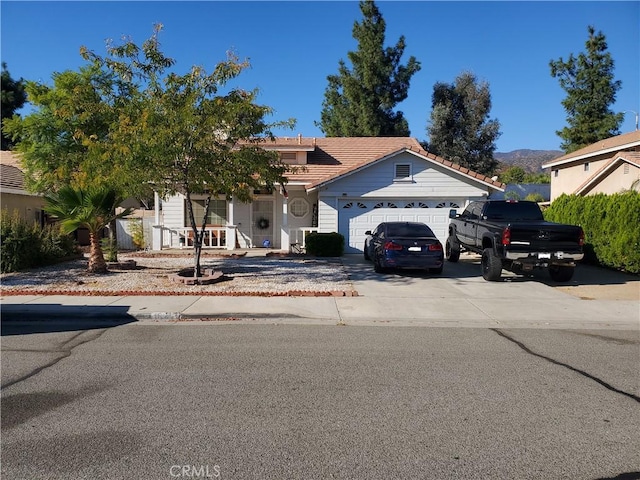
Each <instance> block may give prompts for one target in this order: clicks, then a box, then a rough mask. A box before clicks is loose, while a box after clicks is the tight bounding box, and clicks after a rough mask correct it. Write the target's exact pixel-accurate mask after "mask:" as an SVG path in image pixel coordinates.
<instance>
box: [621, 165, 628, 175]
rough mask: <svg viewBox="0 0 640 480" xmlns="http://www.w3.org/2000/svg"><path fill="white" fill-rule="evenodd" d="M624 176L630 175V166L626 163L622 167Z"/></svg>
mask: <svg viewBox="0 0 640 480" xmlns="http://www.w3.org/2000/svg"><path fill="white" fill-rule="evenodd" d="M622 174H623V175H628V174H629V164H628V163H625V164H624V166H623V167H622Z"/></svg>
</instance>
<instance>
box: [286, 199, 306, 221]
mask: <svg viewBox="0 0 640 480" xmlns="http://www.w3.org/2000/svg"><path fill="white" fill-rule="evenodd" d="M297 204H303V205H304V206H305V209H304V214H302V215H300V214H296V205H297ZM309 211H310V208H309V202H307V201H306V200H305V199H304V198H301V197H298V198H294V199H293V200H291V201H290V202H289V213H290V214H291V216H292V217H295V218H304V217H306V216H307V215H309Z"/></svg>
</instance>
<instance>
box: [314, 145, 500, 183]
mask: <svg viewBox="0 0 640 480" xmlns="http://www.w3.org/2000/svg"><path fill="white" fill-rule="evenodd" d="M402 153H410V154H411V155H414V156H416V157H418V158H421V159H423V160H425V161H427V162H429V163H431V164H433V165H435V166H438V167H442V168H444V169H445V170H448V171H450V172H452V173H456V174H458V175H460V176H462V177H464V178H467V179H469V180H471V181H473V182H475V183H479V184H481V185H484V186H486V187H489V188H493V189H494V190H497V191H499V192H504V190H505V189H504V188H500V187H498V186H496V185H494V184H492V183H489V182H486V181H484V180H481V179H479V178H476V177H472V176H471V175H469V174H467V173H464V172H462V171H460V170H458V169H455V168H453V167H450V166H448V165H445V164H443V163H440V162H437V161H434V160H432V159H430V158H429V157H426V156H424V155H421V154H419V153H417V152H414V151H413V150H411V149H410V148H405V149H403V150H400V151H397V152H394V153H392V154H390V155H385V156H384V157H381V158H379V159H378V160H375V161H373V162H370V163H367V164H366V165H362V166H360V167H358V168H356V169H354V170H351V171H349V172H346V173H343V174H342V175H338V176H335V177H332V178H330V179H328V180H325V181H323V182H321V183H319V184H317V185H315V186H314V187H312V188H309V189H308V190H307V192H313V191H314V190H319V189H320V188H322V187H325V186H326V185H328V184H330V183H333V182H335V181H337V180H340V179H343V178H346V177H348V176H350V175H353V174H356V173H360V172H361V171H362V170H365V169H367V168H369V167H372V166H373V165H376V164H378V163H380V162H384V161H386V160H388V159H390V158H393V157H395V156H397V155H400V154H402Z"/></svg>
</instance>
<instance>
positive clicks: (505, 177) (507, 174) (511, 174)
mask: <svg viewBox="0 0 640 480" xmlns="http://www.w3.org/2000/svg"><path fill="white" fill-rule="evenodd" d="M526 175H527V172H525V170H524V168H522V167H519V166H517V165H515V166H513V167H509V168H507V169H506V170H505V171H504V172H502V173H501V174H500V181H501V182H503V183H511V184H513V183H524V178H525V176H526Z"/></svg>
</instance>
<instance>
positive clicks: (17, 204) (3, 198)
mask: <svg viewBox="0 0 640 480" xmlns="http://www.w3.org/2000/svg"><path fill="white" fill-rule="evenodd" d="M43 206H44V200H43V199H42V197H39V196H36V195H20V194H17V193H5V192H2V194H0V207H1V208H2V209H3V210H5V209H6V210H7V211H8V212H9V214H10V215H11V214H13V212H14V211H17V212H18V215H20V217H21V218H23V219H24V220H26V221H37V222H40V221H41V220H42V207H43Z"/></svg>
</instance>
